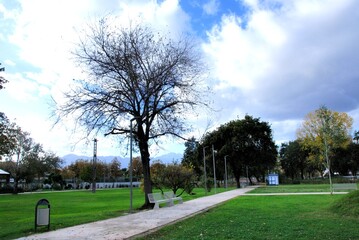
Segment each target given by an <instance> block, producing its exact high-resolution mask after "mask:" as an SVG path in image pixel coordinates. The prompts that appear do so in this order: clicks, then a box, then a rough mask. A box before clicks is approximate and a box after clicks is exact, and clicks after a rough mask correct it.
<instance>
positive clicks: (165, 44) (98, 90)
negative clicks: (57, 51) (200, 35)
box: [58, 19, 207, 207]
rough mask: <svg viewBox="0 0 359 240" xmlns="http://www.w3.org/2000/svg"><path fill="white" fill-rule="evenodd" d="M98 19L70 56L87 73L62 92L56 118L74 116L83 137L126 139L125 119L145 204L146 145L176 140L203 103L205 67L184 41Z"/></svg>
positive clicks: (148, 190) (142, 27)
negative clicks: (62, 100)
mask: <svg viewBox="0 0 359 240" xmlns="http://www.w3.org/2000/svg"><path fill="white" fill-rule="evenodd" d="M112 23H113V22H110V21H109V20H108V19H102V20H101V21H99V22H98V24H94V25H92V26H91V27H90V28H89V30H88V31H86V37H85V38H82V39H81V40H80V43H79V45H78V48H77V51H76V52H75V53H74V55H75V58H76V60H77V62H78V63H79V65H80V67H83V69H84V71H85V72H86V73H87V74H88V78H87V79H86V80H81V81H78V85H77V87H74V88H73V89H72V90H70V91H69V92H67V93H66V94H65V95H66V99H67V102H66V104H64V105H61V106H59V107H58V110H59V111H58V116H60V119H61V118H65V117H68V116H70V115H75V116H76V119H77V122H76V124H77V125H78V126H81V127H83V128H84V129H85V130H86V132H87V134H89V135H90V134H91V133H98V132H103V133H105V135H108V134H123V135H124V136H125V137H129V134H130V127H129V125H130V120H133V121H134V129H133V135H134V138H135V140H136V141H135V142H136V143H137V144H138V147H139V150H140V154H141V161H142V165H143V175H144V189H145V204H144V206H143V207H149V206H150V203H149V201H148V198H147V194H148V193H151V192H152V185H151V181H150V179H151V178H150V153H149V146H150V144H151V143H152V142H153V141H155V140H156V139H158V138H159V137H161V136H165V135H172V136H177V137H181V134H182V133H183V132H184V131H186V130H188V128H187V125H186V121H185V120H186V116H188V114H189V113H191V112H192V113H193V112H194V110H195V109H194V108H195V107H196V106H198V105H201V106H202V105H205V106H207V105H206V103H205V101H204V100H203V93H204V91H206V89H205V88H202V89H200V88H199V86H200V85H201V84H202V80H203V76H204V74H203V73H204V67H203V66H204V65H203V63H202V62H201V55H200V54H199V51H198V49H199V48H198V46H196V45H195V44H194V41H191V39H189V38H188V37H182V38H181V39H180V40H172V39H168V38H166V37H162V36H161V34H160V33H157V32H155V31H154V30H153V29H152V28H151V27H149V26H147V25H143V24H142V25H141V24H138V25H135V26H130V27H127V28H126V27H116V26H114V25H113V24H112Z"/></svg>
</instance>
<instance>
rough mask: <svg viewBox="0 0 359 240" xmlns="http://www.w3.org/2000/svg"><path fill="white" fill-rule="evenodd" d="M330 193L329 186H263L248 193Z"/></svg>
mask: <svg viewBox="0 0 359 240" xmlns="http://www.w3.org/2000/svg"><path fill="white" fill-rule="evenodd" d="M301 192H330V187H329V184H280V185H278V186H261V187H259V188H256V189H254V190H252V191H250V192H248V193H254V194H256V193H301Z"/></svg>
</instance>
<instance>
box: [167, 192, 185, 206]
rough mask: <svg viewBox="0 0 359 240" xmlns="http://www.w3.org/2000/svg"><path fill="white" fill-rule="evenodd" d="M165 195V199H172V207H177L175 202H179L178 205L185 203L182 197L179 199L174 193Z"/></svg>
mask: <svg viewBox="0 0 359 240" xmlns="http://www.w3.org/2000/svg"><path fill="white" fill-rule="evenodd" d="M163 195H164V196H165V198H167V199H170V206H173V205H175V204H174V201H178V203H183V199H182V198H181V197H177V196H176V194H174V192H173V191H169V192H164V193H163Z"/></svg>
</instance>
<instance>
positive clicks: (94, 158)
mask: <svg viewBox="0 0 359 240" xmlns="http://www.w3.org/2000/svg"><path fill="white" fill-rule="evenodd" d="M96 160H97V139H96V138H95V139H94V140H93V159H92V193H95V192H96V162H97V161H96Z"/></svg>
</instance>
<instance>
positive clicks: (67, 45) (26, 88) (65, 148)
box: [0, 0, 191, 155]
mask: <svg viewBox="0 0 359 240" xmlns="http://www.w3.org/2000/svg"><path fill="white" fill-rule="evenodd" d="M12 9H13V10H9V9H6V7H5V6H4V5H3V4H1V3H0V13H2V14H3V17H5V18H6V19H7V20H9V21H11V30H9V31H7V32H6V33H2V34H1V36H0V39H1V40H2V41H4V42H6V44H8V45H9V46H12V47H13V49H14V50H15V49H16V54H17V55H18V56H15V57H14V58H9V59H11V60H8V61H6V64H8V65H9V66H12V67H13V68H12V69H11V71H14V72H17V73H10V72H8V73H5V77H6V78H7V79H9V83H7V84H6V86H5V87H6V88H5V90H3V93H5V94H3V95H2V96H1V97H0V99H5V98H6V99H7V101H8V102H11V105H13V106H16V108H17V109H16V111H15V109H11V108H10V107H8V106H6V107H4V108H3V107H2V111H6V113H8V114H9V116H11V117H12V118H16V119H18V121H19V123H18V124H19V125H21V126H23V127H24V128H26V129H29V130H28V131H31V134H32V136H33V137H34V138H35V139H36V140H37V141H39V142H41V143H45V144H44V145H47V147H49V148H52V149H53V150H54V151H56V152H58V153H59V154H60V155H61V154H65V153H68V152H70V148H71V147H70V146H71V145H74V142H76V141H77V140H79V139H81V135H80V134H75V135H70V132H71V131H69V130H71V129H72V128H73V126H74V123H73V122H71V120H69V121H70V122H66V126H63V125H62V127H61V128H59V129H57V130H52V132H51V131H50V130H49V129H50V128H51V125H52V124H51V122H48V120H47V119H48V117H49V115H50V114H51V112H50V110H49V106H48V105H47V104H48V102H49V100H50V98H49V97H50V95H51V96H53V97H54V99H55V100H56V101H57V102H59V103H61V102H63V101H64V99H63V96H62V92H65V91H67V90H68V88H69V85H70V84H71V83H72V79H79V78H81V77H83V74H82V72H81V70H80V69H77V68H76V66H75V64H74V62H73V61H72V56H71V51H72V50H73V49H74V47H75V43H76V42H77V41H78V38H79V34H80V30H82V29H84V28H85V27H86V24H87V23H88V22H90V21H94V20H95V19H96V18H100V17H104V16H105V15H108V14H110V15H117V16H118V19H120V20H121V21H120V23H121V24H128V23H129V22H130V21H131V20H133V21H138V20H139V19H141V21H144V22H147V23H150V24H151V25H153V26H154V27H155V28H157V29H159V30H163V31H164V32H165V33H170V34H171V35H173V36H177V35H178V34H179V33H181V32H183V31H190V28H191V25H190V22H189V21H190V18H189V16H188V15H187V14H186V13H185V12H184V11H183V10H182V9H181V7H180V5H179V1H178V0H165V1H155V0H154V1H152V0H151V1H148V0H146V1H130V0H128V1H124V0H118V1H106V2H104V1H96V0H89V1H87V0H86V1H83V0H82V1H70V0H53V1H47V0H34V1H26V0H19V6H18V7H17V8H12ZM12 53H13V54H14V52H12ZM4 63H5V62H4ZM15 63H16V64H15ZM24 65H26V71H23V69H21V66H24ZM31 103H32V104H33V105H34V104H37V106H40V105H39V104H40V103H41V110H39V109H37V110H36V111H39V112H38V113H36V112H33V113H32V114H33V115H31V113H30V112H29V111H31V110H30V109H32V108H33V107H32V106H31ZM22 108H27V111H22V110H21V109H22ZM34 111H35V110H34ZM61 129H63V130H62V131H61ZM66 129H67V130H66ZM49 131H50V132H49ZM69 139H72V140H74V141H69ZM113 139H114V138H110V137H107V138H106V139H101V142H102V143H104V145H106V151H107V152H111V151H115V152H117V151H118V150H117V149H115V147H118V144H117V143H116V144H112V143H111V142H113ZM85 142H86V141H81V142H80V143H79V144H77V149H78V150H77V151H79V149H85V150H84V151H86V149H87V145H86V144H84V143H85ZM102 147H103V149H105V147H104V146H102ZM80 151H81V150H80ZM116 154H119V153H116Z"/></svg>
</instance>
